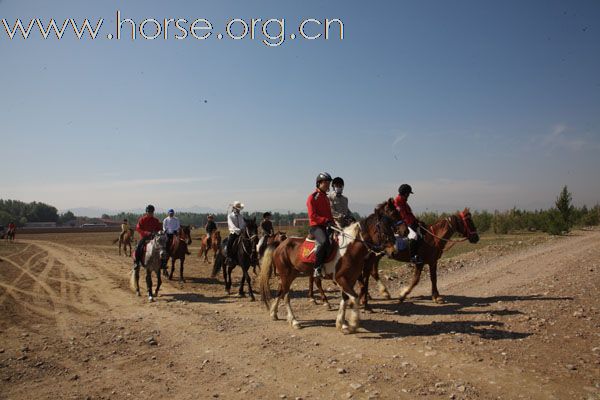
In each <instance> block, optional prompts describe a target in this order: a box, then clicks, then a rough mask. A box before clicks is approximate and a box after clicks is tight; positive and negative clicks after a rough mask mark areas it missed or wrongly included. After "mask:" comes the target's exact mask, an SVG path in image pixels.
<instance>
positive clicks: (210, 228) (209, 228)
mask: <svg viewBox="0 0 600 400" xmlns="http://www.w3.org/2000/svg"><path fill="white" fill-rule="evenodd" d="M207 219H208V221H207V222H206V225H205V226H204V229H205V230H206V236H207V240H206V245H207V246H208V247H210V245H211V243H210V238H211V237H212V234H213V232H214V231H216V230H217V224H215V217H214V216H213V215H212V214H208V217H207Z"/></svg>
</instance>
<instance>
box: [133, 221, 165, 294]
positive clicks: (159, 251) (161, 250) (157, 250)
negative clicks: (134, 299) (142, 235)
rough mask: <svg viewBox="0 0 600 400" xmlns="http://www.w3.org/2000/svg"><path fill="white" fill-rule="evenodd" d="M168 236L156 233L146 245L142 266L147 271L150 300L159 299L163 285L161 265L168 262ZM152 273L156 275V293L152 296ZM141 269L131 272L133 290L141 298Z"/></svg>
mask: <svg viewBox="0 0 600 400" xmlns="http://www.w3.org/2000/svg"><path fill="white" fill-rule="evenodd" d="M167 256H168V254H167V235H166V234H165V233H164V232H162V231H161V232H158V233H156V234H155V235H154V236H153V237H152V238H151V239H150V241H149V242H148V243H147V244H146V249H145V251H144V257H143V261H142V262H141V264H142V265H143V267H144V268H145V269H146V286H147V288H148V300H150V301H154V298H155V297H158V289H160V285H161V283H162V280H161V277H160V270H161V265H162V264H163V262H166V261H167ZM152 272H154V273H155V274H156V291H155V292H154V296H153V295H152ZM139 280H140V267H139V266H136V267H134V268H133V271H131V278H130V280H129V283H130V285H131V288H132V289H133V290H134V291H135V292H136V294H137V295H138V296H140V282H139Z"/></svg>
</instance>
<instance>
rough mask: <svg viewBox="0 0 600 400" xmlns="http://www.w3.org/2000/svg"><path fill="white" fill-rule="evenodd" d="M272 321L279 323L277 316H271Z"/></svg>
mask: <svg viewBox="0 0 600 400" xmlns="http://www.w3.org/2000/svg"><path fill="white" fill-rule="evenodd" d="M271 321H279V317H278V316H277V314H271Z"/></svg>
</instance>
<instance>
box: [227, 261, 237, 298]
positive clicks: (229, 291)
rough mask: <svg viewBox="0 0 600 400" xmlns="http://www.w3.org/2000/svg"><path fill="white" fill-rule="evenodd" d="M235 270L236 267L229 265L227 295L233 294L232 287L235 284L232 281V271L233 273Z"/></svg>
mask: <svg viewBox="0 0 600 400" xmlns="http://www.w3.org/2000/svg"><path fill="white" fill-rule="evenodd" d="M234 268H235V265H234V266H233V267H232V266H230V265H227V268H226V275H227V277H226V278H225V290H227V294H231V286H232V285H233V282H232V280H231V271H233V269H234Z"/></svg>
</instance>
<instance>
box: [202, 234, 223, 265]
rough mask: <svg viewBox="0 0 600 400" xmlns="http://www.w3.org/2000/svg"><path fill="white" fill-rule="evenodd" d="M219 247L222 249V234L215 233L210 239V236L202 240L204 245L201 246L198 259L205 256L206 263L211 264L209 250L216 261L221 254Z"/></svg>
mask: <svg viewBox="0 0 600 400" xmlns="http://www.w3.org/2000/svg"><path fill="white" fill-rule="evenodd" d="M219 247H221V232H219V231H214V232H213V234H212V236H211V237H210V238H209V237H208V235H206V236H204V237H203V238H202V243H201V245H200V251H199V252H198V257H202V256H204V262H205V263H207V264H208V263H209V262H210V261H208V252H209V250H211V249H212V251H213V260H214V259H215V258H216V257H217V253H218V252H219Z"/></svg>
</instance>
